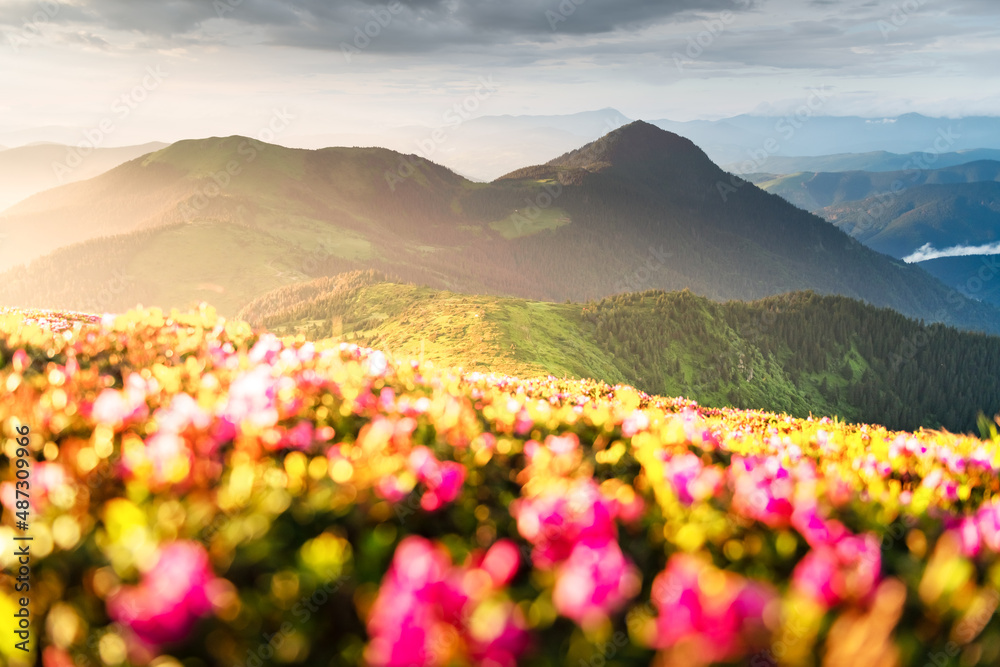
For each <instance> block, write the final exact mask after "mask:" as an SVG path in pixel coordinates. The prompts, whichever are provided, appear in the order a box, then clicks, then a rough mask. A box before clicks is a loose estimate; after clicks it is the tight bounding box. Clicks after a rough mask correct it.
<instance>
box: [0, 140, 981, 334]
mask: <svg viewBox="0 0 1000 667" xmlns="http://www.w3.org/2000/svg"><path fill="white" fill-rule="evenodd" d="M230 171H231V172H233V173H232V175H229V172H230ZM0 231H4V232H6V233H7V234H8V235H9V237H8V243H7V244H5V246H4V253H5V254H4V255H3V259H4V261H5V265H6V266H12V265H13V264H14V263H15V262H16V261H18V260H19V259H26V258H28V257H29V256H32V255H34V256H37V255H39V254H41V253H42V252H44V251H50V250H52V249H53V248H55V247H56V246H58V245H62V244H64V243H67V242H71V241H78V242H80V243H79V244H77V245H73V246H71V247H66V248H62V249H60V250H59V251H58V252H56V253H55V254H51V255H48V256H46V257H44V258H39V259H37V261H36V262H35V263H33V264H32V265H30V266H28V267H26V268H16V269H14V270H12V271H11V272H9V273H8V274H6V275H5V276H4V280H3V282H2V284H0V302H3V303H7V304H9V305H28V306H36V307H43V306H44V307H53V308H65V309H84V306H87V307H90V308H93V304H94V302H95V299H96V300H97V304H98V309H105V310H119V309H122V308H127V307H130V306H132V305H134V304H135V302H136V300H138V301H141V302H142V303H143V304H144V305H147V306H150V305H157V306H163V307H171V306H187V305H189V304H190V302H191V301H195V300H209V301H211V302H213V303H216V304H219V307H220V311H221V312H223V313H227V314H228V313H233V312H235V311H236V310H238V309H239V307H240V306H242V305H244V304H245V303H246V302H248V301H249V300H251V299H252V298H253V297H254V296H257V295H259V294H262V293H264V292H266V291H267V290H269V289H271V288H274V287H278V286H281V285H288V284H293V283H297V282H302V281H305V280H307V279H308V278H315V277H321V276H324V275H334V274H336V273H339V272H342V271H348V270H354V269H375V270H379V271H383V272H386V273H391V274H392V275H395V276H398V277H399V278H401V279H403V280H406V281H409V282H413V283H419V284H425V285H429V286H431V287H436V288H443V289H449V290H452V291H460V292H477V293H489V294H495V295H509V296H518V297H522V298H530V299H535V300H540V301H553V302H558V301H564V300H566V299H570V300H575V301H584V300H587V299H594V298H602V297H606V296H609V295H612V294H616V293H623V292H629V291H637V290H642V289H649V288H657V289H665V290H679V289H684V288H689V289H691V290H692V291H694V292H696V293H698V294H701V295H704V296H707V297H709V298H713V299H717V300H726V299H759V298H762V297H766V296H771V295H775V294H781V293H784V292H790V291H795V290H803V289H812V290H815V291H817V292H821V293H827V294H841V295H844V296H849V297H853V298H859V299H863V300H865V301H868V302H870V303H872V304H874V305H877V306H885V307H891V308H894V309H896V310H898V311H899V312H901V313H903V314H905V315H908V316H911V317H915V318H923V319H926V320H929V321H944V322H947V323H950V324H954V325H956V326H959V327H962V328H967V329H976V330H989V331H997V330H1000V314H998V311H997V310H996V309H995V308H993V307H992V306H988V305H984V304H981V303H978V302H974V301H968V300H965V299H964V298H963V297H961V296H960V295H958V294H957V293H955V292H954V291H952V290H949V289H948V288H946V287H945V286H944V285H942V284H941V283H940V282H938V281H937V280H935V279H934V278H932V277H931V276H930V275H929V274H927V273H926V272H924V271H922V270H921V269H919V268H917V267H913V266H907V265H905V264H904V263H901V262H897V261H893V260H891V259H890V258H888V257H885V256H883V255H880V254H878V253H876V252H873V251H872V250H870V249H868V248H866V247H864V246H863V245H862V244H861V243H859V242H857V241H854V240H852V239H851V238H849V237H848V236H847V235H845V234H844V233H842V232H841V231H839V230H837V229H836V228H835V227H833V226H832V225H830V224H828V223H827V222H825V221H824V220H822V219H820V218H818V217H816V216H814V215H811V214H809V213H806V212H804V211H802V210H800V209H798V208H796V207H794V206H792V205H791V204H789V203H788V202H786V201H784V200H783V199H781V198H780V197H778V196H776V195H771V194H768V193H766V192H763V191H761V190H759V189H758V188H756V187H754V186H753V185H751V184H749V183H747V182H745V181H742V180H740V179H738V178H734V177H732V176H730V175H729V174H726V173H725V172H723V171H722V170H721V169H719V168H718V167H717V166H716V165H714V164H713V163H712V162H711V161H710V160H709V159H708V157H707V156H706V155H705V154H704V152H702V151H701V150H700V149H699V148H698V147H697V146H695V145H694V144H693V143H692V142H691V141H689V140H687V139H684V138H682V137H679V136H677V135H674V134H671V133H669V132H665V131H663V130H660V129H658V128H656V127H654V126H653V125H650V124H648V123H644V122H641V121H638V122H635V123H631V124H629V125H627V126H625V127H623V128H620V129H618V130H615V131H613V132H611V133H610V134H608V135H606V136H604V137H603V138H601V139H599V140H597V141H595V142H592V143H590V144H587V145H586V146H584V147H582V148H580V149H578V150H575V151H572V152H569V153H567V154H565V155H563V156H562V157H560V158H556V159H555V160H551V161H550V162H548V163H547V164H543V165H538V166H534V167H528V168H525V169H520V170H517V171H515V172H512V173H510V174H508V175H506V176H504V177H503V178H500V179H498V180H496V181H494V182H493V183H490V184H480V183H473V182H470V181H468V180H466V179H464V178H462V177H460V176H458V175H456V174H454V173H453V172H451V171H449V170H447V169H445V168H443V167H440V166H438V165H436V164H434V163H432V162H429V161H422V160H420V159H419V158H417V157H415V156H405V155H401V154H398V153H394V152H392V151H388V150H385V149H357V148H355V149H344V148H331V149H323V150H318V151H306V150H300V149H287V148H283V147H280V146H273V145H268V144H261V143H259V142H254V141H252V140H249V139H243V138H240V137H229V138H224V139H219V138H216V139H210V140H201V141H191V142H180V143H178V144H174V145H172V146H170V147H168V148H166V149H163V150H162V151H158V152H157V153H154V154H152V155H149V156H146V157H144V158H141V159H138V160H133V161H132V162H129V163H127V164H124V165H122V166H120V167H118V168H116V169H114V170H112V171H110V172H108V173H106V174H103V175H102V176H99V177H97V178H95V179H91V180H90V181H86V182H84V183H77V184H72V185H68V186H64V187H62V188H58V189H56V190H52V191H49V192H46V193H42V194H40V195H37V196H36V197H33V198H31V199H29V200H27V201H26V202H23V203H22V204H20V205H19V206H17V207H15V208H14V209H11V210H10V211H8V213H7V219H6V220H5V221H3V224H2V225H0ZM109 236H115V238H112V239H110V240H109V239H108V238H107V237H109ZM116 271H117V273H115V272H116ZM98 295H103V296H100V298H98ZM88 304H90V305H89V306H88Z"/></svg>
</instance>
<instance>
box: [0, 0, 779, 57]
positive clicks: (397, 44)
mask: <svg viewBox="0 0 1000 667" xmlns="http://www.w3.org/2000/svg"><path fill="white" fill-rule="evenodd" d="M758 1H759V0H503V1H498V0H402V1H401V2H399V3H398V4H399V5H401V8H400V11H399V12H395V13H393V15H392V22H393V25H391V26H388V27H387V28H389V27H391V36H389V37H387V38H385V39H380V40H377V41H374V42H373V44H372V46H371V48H372V49H373V50H375V51H390V52H398V51H417V52H419V51H433V50H437V49H438V48H440V47H442V46H447V45H449V44H484V43H487V44H495V45H503V44H510V43H512V42H517V41H519V40H527V41H550V40H552V39H553V38H554V37H556V36H557V35H574V36H583V35H600V34H606V33H610V32H614V31H618V30H631V29H636V28H639V27H643V26H650V25H655V24H658V23H662V22H665V21H670V20H672V19H675V18H677V17H680V16H685V15H692V14H704V13H707V12H720V11H724V10H731V11H734V12H735V11H747V10H750V9H752V8H753V7H754V2H758ZM43 4H47V5H51V6H58V11H57V12H56V14H57V15H56V17H55V19H54V20H55V21H59V22H66V23H75V24H86V25H87V26H89V27H91V28H97V27H100V28H104V29H109V30H121V31H135V32H139V33H142V34H145V35H147V36H149V37H152V38H176V37H179V36H188V37H192V38H194V39H196V40H198V41H204V42H208V43H211V42H213V41H220V42H222V43H225V39H226V38H227V37H228V36H229V34H230V33H231V28H229V27H227V26H225V25H220V22H221V21H225V22H226V23H231V24H233V25H242V26H245V27H251V28H258V29H261V28H262V29H263V33H264V34H265V35H267V37H268V38H269V39H270V41H272V42H273V43H275V44H279V45H284V46H304V47H307V48H329V49H334V50H339V49H340V44H341V42H342V41H344V40H345V39H348V38H350V37H353V35H354V30H355V28H357V27H361V28H362V29H363V27H364V26H365V25H366V24H367V23H369V22H370V21H372V20H374V19H376V18H377V17H378V16H382V17H384V16H386V7H387V5H388V4H391V2H390V0H386V1H385V2H376V1H374V0H343V1H332V0H213V1H212V2H209V1H207V0H155V1H153V0H78V1H77V2H74V3H73V4H72V5H68V4H61V3H56V2H55V0H44V1H43V2H10V3H5V4H4V5H3V7H0V25H3V26H7V27H12V28H17V27H18V26H20V25H22V24H23V22H24V21H25V18H26V17H30V16H31V15H32V14H33V13H36V12H37V11H38V9H39V6H40V5H43ZM551 15H556V16H558V17H559V19H557V20H556V22H555V29H553V21H550V16H551ZM562 19H565V20H562ZM29 20H30V19H29Z"/></svg>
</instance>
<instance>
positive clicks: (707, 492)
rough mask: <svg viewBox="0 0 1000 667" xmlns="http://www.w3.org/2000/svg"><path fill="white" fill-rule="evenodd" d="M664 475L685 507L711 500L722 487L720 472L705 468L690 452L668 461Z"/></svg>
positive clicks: (715, 469) (710, 467)
mask: <svg viewBox="0 0 1000 667" xmlns="http://www.w3.org/2000/svg"><path fill="white" fill-rule="evenodd" d="M664 474H665V475H666V478H667V480H668V481H669V482H670V484H671V485H672V486H673V488H674V492H675V493H676V494H677V498H678V499H679V500H680V501H681V502H682V503H684V504H685V505H690V504H691V503H693V502H695V501H696V500H705V499H706V498H711V497H712V496H714V495H715V494H716V493H717V492H718V491H719V489H720V488H721V486H722V472H721V471H720V470H718V469H717V468H715V467H713V466H708V467H706V466H705V465H703V464H702V462H701V459H700V458H698V457H697V456H695V455H694V454H691V453H690V452H689V453H687V454H682V455H679V456H674V457H671V458H670V459H668V460H667V462H666V466H665V473H664Z"/></svg>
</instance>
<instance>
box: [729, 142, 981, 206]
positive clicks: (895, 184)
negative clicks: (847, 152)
mask: <svg viewBox="0 0 1000 667" xmlns="http://www.w3.org/2000/svg"><path fill="white" fill-rule="evenodd" d="M998 154H1000V151H998ZM748 180H751V181H753V182H754V183H755V184H757V185H758V186H759V187H761V188H763V189H764V190H767V191H768V192H772V193H774V194H776V195H779V196H781V197H783V198H785V199H787V200H788V201H790V202H791V203H793V204H795V205H796V206H798V207H800V208H804V209H806V210H807V211H813V212H817V211H820V210H821V209H824V208H826V207H828V206H834V205H837V204H842V203H844V202H850V201H860V200H864V199H868V198H870V197H877V198H881V199H891V198H893V197H894V196H895V195H897V194H899V193H901V192H903V191H904V190H907V189H909V188H912V187H916V186H918V185H951V184H956V183H981V182H986V181H1000V162H997V161H994V160H980V161H977V162H969V163H964V164H961V165H957V166H953V167H945V168H943V169H918V168H916V167H914V168H912V169H910V170H905V171H883V172H869V171H842V172H820V173H816V172H810V171H806V172H799V173H796V174H789V175H785V176H777V177H772V176H757V177H754V178H749V179H748Z"/></svg>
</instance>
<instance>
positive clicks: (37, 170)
mask: <svg viewBox="0 0 1000 667" xmlns="http://www.w3.org/2000/svg"><path fill="white" fill-rule="evenodd" d="M164 146H166V144H161V143H155V142H154V143H149V144H143V145H141V146H123V147H120V148H97V149H92V150H90V151H89V152H87V151H83V150H80V149H78V148H74V147H72V146H63V145H60V144H32V145H30V146H22V147H20V148H9V149H6V150H2V151H0V211H2V210H3V209H6V208H8V207H9V206H12V205H13V204H16V203H17V202H19V201H21V200H22V199H25V198H27V197H30V196H31V195H33V194H35V193H38V192H41V191H42V190H48V189H49V188H54V187H57V186H59V185H62V184H64V183H74V182H76V181H82V180H86V179H88V178H93V177H94V176H97V175H99V174H103V173H104V172H106V171H108V170H109V169H113V168H114V167H117V166H118V165H120V164H122V163H124V162H128V161H129V160H133V159H135V158H137V157H139V156H140V155H145V154H147V153H152V152H153V151H156V150H159V149H161V148H163V147H164Z"/></svg>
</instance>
